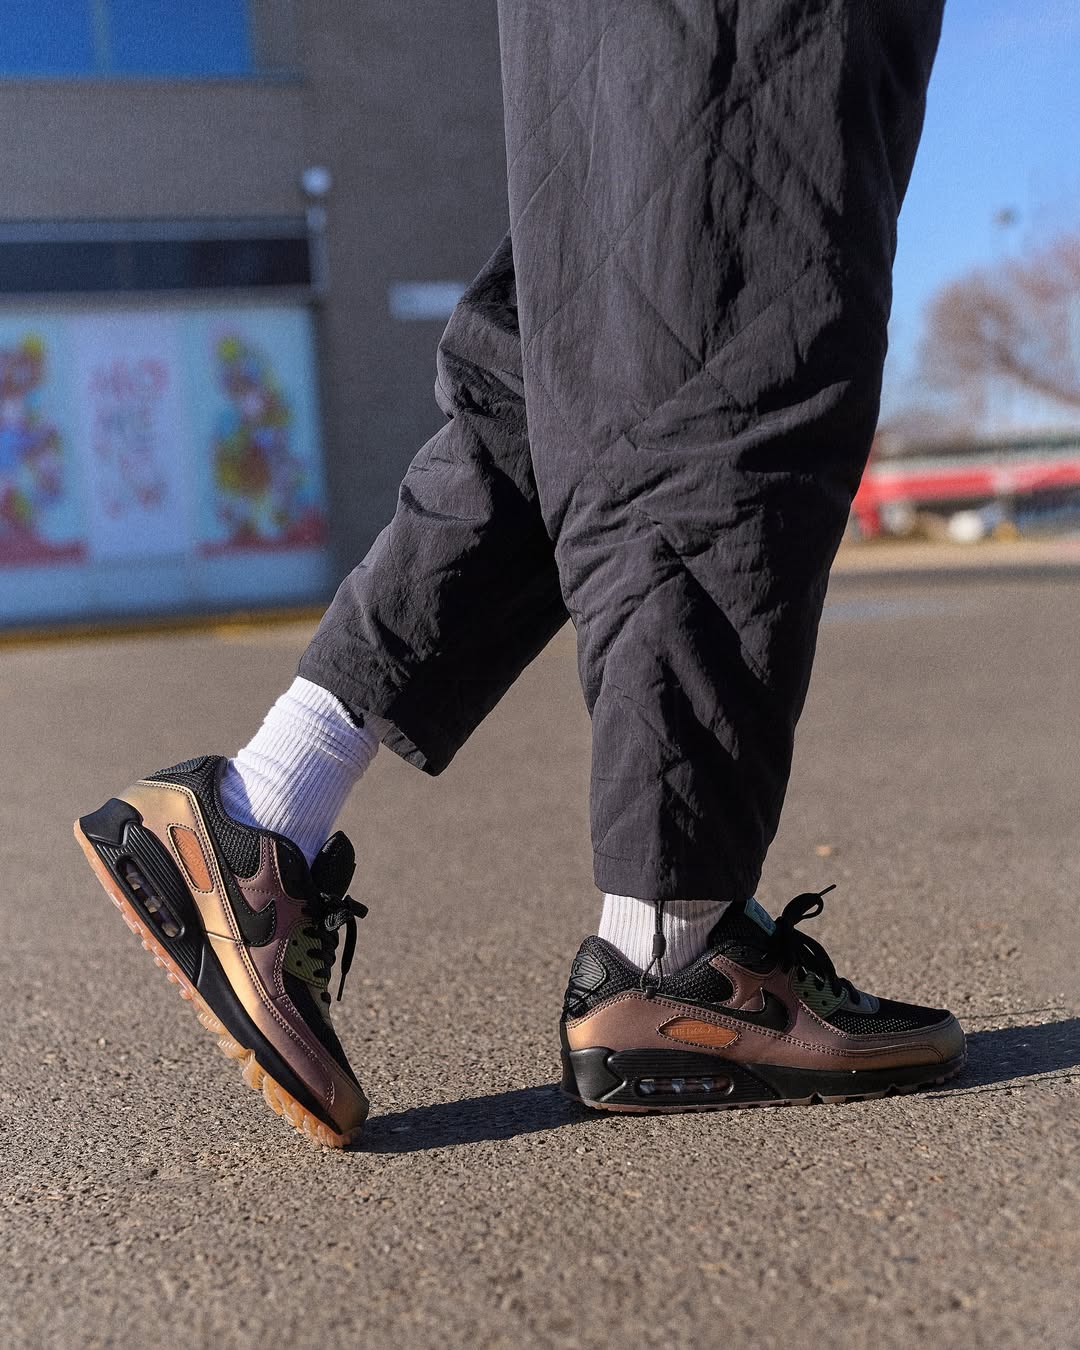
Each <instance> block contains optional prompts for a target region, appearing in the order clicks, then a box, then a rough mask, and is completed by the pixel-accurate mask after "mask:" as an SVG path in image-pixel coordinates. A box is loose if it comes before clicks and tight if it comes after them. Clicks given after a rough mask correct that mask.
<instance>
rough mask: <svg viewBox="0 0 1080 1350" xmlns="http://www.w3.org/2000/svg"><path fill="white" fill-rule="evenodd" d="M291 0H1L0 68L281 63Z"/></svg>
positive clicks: (263, 67) (222, 72) (105, 71)
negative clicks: (2, 10) (2, 12)
mask: <svg viewBox="0 0 1080 1350" xmlns="http://www.w3.org/2000/svg"><path fill="white" fill-rule="evenodd" d="M292 3H293V0H183V2H182V3H178V0H4V6H3V9H4V14H3V19H2V21H0V76H4V75H7V76H45V77H49V76H53V77H65V76H67V77H78V76H103V77H106V78H108V77H116V78H123V77H125V76H134V77H138V76H152V77H158V78H184V77H188V78H190V77H195V78H198V77H203V78H209V77H215V76H218V77H221V76H244V75H258V74H266V73H270V72H275V71H278V72H280V71H282V70H284V69H286V68H287V64H288V62H289V60H290V59H291V54H292V53H293V52H294V51H295V50H296V47H295V41H294V38H295V34H294V31H293V22H292V21H293V12H292Z"/></svg>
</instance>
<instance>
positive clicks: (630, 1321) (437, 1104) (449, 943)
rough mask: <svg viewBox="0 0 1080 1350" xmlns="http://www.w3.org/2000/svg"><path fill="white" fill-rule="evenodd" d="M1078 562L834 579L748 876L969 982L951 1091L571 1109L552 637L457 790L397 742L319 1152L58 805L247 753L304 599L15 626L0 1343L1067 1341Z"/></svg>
mask: <svg viewBox="0 0 1080 1350" xmlns="http://www.w3.org/2000/svg"><path fill="white" fill-rule="evenodd" d="M1078 611H1080V583H1078V582H1077V581H1076V580H1069V579H1068V578H1065V577H1061V578H1057V579H1053V578H1045V579H1041V580H1032V581H1028V582H1023V581H1016V580H1002V579H1000V578H995V577H993V576H991V575H987V576H985V577H983V578H982V579H981V580H978V581H975V580H964V581H962V582H956V583H954V584H947V583H941V582H938V583H936V584H934V585H927V584H924V583H922V582H921V581H920V580H919V579H918V578H917V577H913V578H912V579H911V580H910V581H909V582H904V583H896V582H891V583H888V584H886V583H884V582H874V581H873V580H868V579H855V580H852V579H847V580H844V581H841V582H838V583H837V584H836V585H834V588H833V592H832V594H831V597H830V603H829V606H828V609H827V611H826V616H825V622H824V626H823V628H822V633H821V643H820V654H819V660H818V665H817V669H816V672H815V676H814V682H813V686H812V689H811V694H810V699H809V702H808V706H807V711H806V715H805V718H804V720H803V723H802V727H801V729H800V735H799V739H798V744H797V750H796V764H795V772H794V777H793V780H792V785H791V791H790V795H789V804H788V809H787V812H786V815H785V818H784V823H783V826H782V829H781V833H780V836H779V838H778V839H777V842H776V844H775V846H774V849H773V851H772V853H771V855H770V858H769V861H768V864H767V867H766V873H765V877H764V879H763V882H762V885H761V888H760V890H759V892H758V897H759V899H760V900H761V901H762V902H763V903H764V904H766V905H767V906H768V907H769V908H771V909H772V910H773V911H774V912H775V911H777V910H778V909H779V908H780V907H782V905H783V904H784V903H785V902H786V901H787V900H788V899H789V898H790V896H792V895H793V894H795V893H796V892H798V891H802V890H805V889H810V888H812V889H815V890H816V889H819V888H820V887H822V886H825V885H827V884H828V883H830V882H836V883H837V886H838V889H837V890H836V891H835V892H833V893H832V894H831V895H830V896H829V898H828V901H827V907H826V912H825V915H824V917H823V918H821V919H819V920H817V921H816V922H814V923H812V924H810V925H809V931H811V932H812V933H813V935H814V936H815V937H817V938H819V939H821V940H823V941H824V942H825V943H826V945H827V946H828V948H829V950H830V953H831V954H832V956H833V957H834V959H835V961H836V964H837V967H838V969H839V971H840V973H841V974H846V975H850V976H852V977H853V978H854V979H855V980H856V981H857V982H858V983H859V984H861V985H862V987H864V988H869V989H871V990H873V991H875V992H879V993H882V994H885V995H890V996H894V997H900V998H905V999H915V1000H919V1001H925V1002H930V1003H933V1004H935V1005H939V1004H948V1005H949V1006H951V1007H952V1008H953V1009H954V1010H955V1011H956V1012H957V1014H958V1015H959V1016H960V1017H961V1020H962V1021H963V1022H964V1024H965V1026H966V1027H967V1029H968V1031H969V1033H970V1064H969V1068H968V1070H967V1072H966V1073H965V1074H964V1076H963V1077H961V1078H960V1079H958V1080H957V1081H956V1083H955V1085H950V1086H949V1087H947V1088H938V1089H933V1090H929V1091H924V1092H921V1093H919V1094H916V1095H913V1096H903V1097H895V1098H890V1099H887V1100H884V1101H872V1102H864V1103H851V1104H848V1105H844V1106H816V1107H810V1108H788V1109H782V1110H757V1111H738V1112H724V1113H718V1114H703V1115H698V1114H692V1115H686V1116H664V1117H651V1116H645V1117H626V1116H602V1115H592V1114H588V1113H586V1112H584V1111H583V1110H582V1109H580V1108H578V1107H575V1106H574V1105H572V1104H570V1103H568V1102H566V1101H564V1100H563V1099H562V1098H561V1097H560V1096H559V1094H558V1092H557V1090H556V1088H555V1086H554V1084H555V1082H556V1079H557V1075H558V1045H557V1038H556V1018H557V1014H558V1009H559V1004H560V1000H561V995H562V990H563V986H564V982H565V978H566V973H567V968H568V965H569V961H570V958H571V956H572V954H573V952H574V950H575V948H576V945H577V943H578V941H579V939H580V937H581V936H582V935H583V934H584V933H585V932H587V931H591V930H592V929H593V927H594V925H595V921H596V916H597V913H598V906H599V899H598V896H597V895H596V894H595V892H594V890H593V888H592V883H591V877H590V859H589V847H588V827H587V820H586V793H587V773H588V721H587V718H586V715H585V713H584V711H583V708H582V706H581V700H580V695H579V693H578V689H577V684H576V676H575V666H574V652H573V641H572V635H571V634H570V632H569V631H568V630H567V631H564V633H563V634H561V635H560V636H559V637H558V638H557V639H556V640H555V642H554V643H553V644H552V646H551V647H550V648H549V650H548V651H547V652H546V653H545V654H544V655H543V657H542V658H541V659H540V660H539V661H538V662H537V663H536V664H535V665H534V666H533V667H532V668H531V669H530V670H529V671H528V672H526V674H525V676H524V677H523V678H522V679H521V681H520V682H519V684H518V685H517V686H516V687H515V689H514V690H513V691H512V693H511V695H510V696H509V697H508V698H507V699H506V700H505V702H504V703H503V704H502V705H501V706H500V707H499V708H498V709H497V710H496V712H495V713H494V714H493V715H492V717H491V718H490V719H489V720H488V721H487V722H486V723H485V724H484V726H483V727H482V728H481V729H480V731H479V732H478V733H477V735H476V736H475V737H474V738H473V740H472V741H471V742H470V743H469V744H468V745H467V746H466V747H465V749H464V750H463V751H462V753H461V754H460V756H459V757H458V759H457V760H456V761H455V762H454V764H452V765H451V767H450V769H449V770H448V771H447V772H446V773H445V774H444V775H443V776H442V777H441V778H440V779H437V780H432V779H428V778H426V777H424V776H423V775H422V774H420V773H418V772H416V771H414V770H412V769H409V768H408V767H406V766H405V765H403V764H402V763H400V762H399V761H397V760H396V759H395V757H394V756H393V755H392V754H390V753H388V752H383V753H381V754H380V755H379V756H378V758H377V760H376V763H375V766H374V768H373V770H372V771H371V773H370V775H369V776H368V778H367V779H366V780H365V782H364V783H363V784H362V785H361V788H360V790H359V791H358V792H357V793H356V794H355V795H354V797H353V799H352V801H351V802H350V804H349V807H348V809H347V812H346V816H345V819H344V821H343V822H342V823H343V825H344V827H345V828H346V829H347V830H348V831H349V832H350V834H352V836H353V837H354V838H355V840H356V841H357V844H358V848H359V852H360V855H361V866H360V871H359V874H358V878H357V882H356V885H355V886H354V888H353V894H354V895H356V896H357V898H359V899H363V900H364V901H365V902H367V903H368V904H370V906H371V914H370V917H369V918H368V919H366V920H365V921H364V923H363V924H362V925H361V941H360V949H359V951H358V953H357V959H356V963H355V964H354V967H353V972H352V974H351V976H350V981H349V987H348V988H347V990H346V996H345V1001H344V1002H343V1003H342V1004H341V1005H340V1008H339V1011H338V1013H337V1023H338V1026H339V1029H340V1032H341V1036H342V1039H343V1041H344V1043H345V1045H346V1046H347V1047H348V1049H349V1050H350V1052H351V1054H352V1056H353V1060H354V1063H355V1064H356V1065H357V1067H358V1069H359V1071H360V1074H361V1077H362V1080H363V1082H364V1083H365V1086H366V1088H367V1090H368V1092H369V1094H370V1095H371V1097H372V1100H373V1113H372V1117H371V1119H370V1122H369V1124H368V1126H367V1129H366V1132H365V1134H364V1136H363V1139H362V1142H361V1145H360V1147H359V1148H358V1149H357V1150H356V1151H353V1152H348V1153H333V1152H326V1151H320V1150H318V1149H316V1148H314V1147H313V1146H310V1145H308V1144H306V1143H305V1142H304V1141H303V1140H302V1139H300V1138H299V1137H298V1136H296V1135H294V1134H293V1132H292V1131H290V1130H289V1129H287V1128H286V1127H285V1126H284V1125H283V1124H282V1123H281V1122H280V1121H279V1120H278V1119H277V1118H276V1117H274V1116H273V1115H271V1114H270V1112H269V1111H267V1109H266V1108H265V1107H264V1106H263V1104H262V1102H261V1100H260V1099H259V1097H258V1096H256V1094H254V1093H252V1092H250V1091H249V1090H247V1089H246V1088H245V1087H244V1086H243V1084H242V1083H241V1082H240V1079H239V1076H238V1074H237V1073H236V1071H235V1069H234V1067H233V1066H232V1065H231V1064H229V1063H228V1062H227V1061H226V1060H225V1059H223V1058H222V1057H220V1056H219V1055H218V1054H217V1052H216V1051H215V1049H214V1046H213V1043H212V1041H211V1039H210V1038H209V1037H208V1036H207V1035H206V1033H204V1032H203V1030H202V1029H201V1028H200V1026H199V1025H198V1023H197V1022H196V1020H195V1018H194V1017H193V1016H192V1015H191V1013H190V1011H189V1009H188V1008H187V1007H186V1006H185V1005H184V1004H182V1003H181V1001H180V1000H179V999H178V998H177V996H176V993H175V990H174V989H173V988H172V987H171V986H170V985H168V984H167V983H166V982H165V980H164V979H163V978H162V976H161V973H160V972H159V971H158V970H156V969H155V968H154V966H153V964H152V962H151V961H150V959H149V958H148V957H147V955H146V953H145V952H143V951H142V950H141V948H140V947H139V944H138V943H137V942H136V941H135V939H134V938H132V936H131V935H130V934H129V933H128V932H127V930H126V928H125V927H124V925H123V924H122V922H121V921H120V919H119V917H118V915H117V913H116V911H115V910H114V909H113V907H112V905H111V904H110V903H109V902H108V901H107V899H106V898H105V896H104V894H103V893H102V892H101V891H100V890H99V888H98V886H97V884H96V882H95V881H94V880H93V878H92V876H91V874H90V872H89V870H88V868H87V867H86V865H85V863H84V861H83V859H82V856H81V854H80V853H79V851H78V849H77V848H76V846H75V844H74V842H73V840H72V838H71V821H72V819H73V818H74V817H75V816H76V815H78V814H81V813H83V812H86V811H88V810H92V809H94V808H95V807H97V806H98V805H100V804H101V802H102V801H104V800H105V799H106V798H107V797H109V796H111V795H113V794H114V793H115V792H117V791H119V790H120V789H121V788H123V787H124V786H125V785H127V784H128V783H130V782H132V781H133V780H134V779H136V778H138V777H139V776H141V775H142V774H143V773H145V772H148V771H150V770H152V769H155V768H159V767H162V766H164V765H167V764H171V763H173V762H175V761H176V760H179V759H181V758H185V757H187V756H189V755H191V754H195V753H200V752H203V751H215V750H216V751H222V752H227V753H231V752H233V751H234V750H235V749H236V747H237V745H238V744H239V743H240V742H241V741H243V740H244V739H246V738H247V737H248V736H249V735H250V734H251V732H252V731H254V729H255V727H256V725H257V723H258V721H259V719H260V717H261V715H262V712H263V710H264V709H265V707H266V706H267V705H269V703H270V702H271V701H272V700H273V699H274V697H275V696H276V695H277V693H278V692H279V691H280V690H281V689H282V688H283V687H284V686H285V685H286V684H287V683H288V681H289V679H290V678H291V676H292V674H293V671H294V668H295V663H296V660H297V658H298V656H299V653H300V651H301V649H302V646H303V643H304V640H305V636H306V631H307V630H305V629H303V628H300V627H296V626H292V627H274V628H266V629H244V628H242V627H240V628H236V627H230V626H222V627H221V628H219V629H217V630H210V631H208V632H206V633H201V634H190V633H189V634H182V635H179V636H163V637H153V638H125V639H110V640H108V641H101V642H78V643H75V642H73V643H70V644H68V645H29V646H26V647H22V648H8V649H5V650H3V651H2V652H0V662H2V664H3V667H4V671H3V679H2V681H0V726H2V734H3V744H4V748H5V766H6V770H7V773H6V778H5V788H4V797H3V822H4V825H3V857H4V864H5V870H6V879H7V885H6V886H5V888H4V893H3V899H2V901H0V905H2V914H3V931H4V941H3V943H2V944H0V988H3V990H4V992H5V994H6V997H7V1008H8V1014H7V1023H8V1028H9V1030H8V1033H7V1036H6V1039H5V1047H4V1052H3V1057H2V1063H0V1178H2V1184H0V1205H2V1211H3V1212H2V1216H0V1259H2V1262H3V1270H4V1279H3V1281H2V1283H0V1344H2V1345H3V1346H5V1347H11V1350H16V1348H17V1347H31V1346H33V1347H64V1350H67V1348H68V1347H80V1348H81V1347H91V1346H119V1347H125V1350H126V1348H127V1347H140V1348H142V1347H154V1346H158V1345H173V1344H183V1345H186V1346H191V1347H196V1346H199V1347H201V1346H208V1347H209V1346H228V1347H232V1346H236V1347H249V1346H251V1347H264V1346H271V1345H282V1346H291V1347H308V1346H310V1347H316V1346H320V1347H321V1346H326V1345H362V1346H365V1347H382V1346H388V1347H389V1346H393V1347H397V1348H399V1350H400V1347H413V1346H417V1347H426V1346H466V1345H467V1346H469V1347H489V1346H490V1347H501V1346H518V1347H520V1346H529V1347H532V1346H560V1347H562V1346H566V1347H571V1346H572V1347H603V1346H615V1345H623V1344H647V1345H658V1346H664V1347H669V1346H672V1347H683V1346H685V1347H691V1346H693V1347H703V1346H718V1347H719V1346H723V1347H726V1348H727V1350H742V1347H746V1348H747V1350H749V1348H750V1347H755V1348H756V1347H772V1346H777V1347H779V1346H781V1345H784V1346H790V1345H793V1344H819V1345H820V1344H827V1345H837V1346H867V1347H873V1348H874V1350H878V1348H880V1350H890V1348H891V1347H897V1350H906V1347H914V1346H923V1345H939V1346H947V1347H950V1350H963V1348H965V1347H982V1346H987V1347H990V1346H992V1347H994V1350H1009V1348H1010V1347H1014V1346H1015V1347H1021V1346H1023V1347H1025V1348H1026V1347H1030V1346H1031V1345H1044V1346H1050V1347H1053V1348H1054V1350H1069V1348H1070V1347H1077V1346H1080V1330H1078V1328H1080V1294H1078V1288H1077V1278H1076V1272H1077V1269H1078V1266H1080V982H1078V975H1077V969H1078V964H1080V940H1078V939H1080V918H1078V913H1077V910H1078V903H1080V902H1078V893H1080V831H1078V830H1077V802H1078V800H1080V716H1078V708H1080V622H1078Z"/></svg>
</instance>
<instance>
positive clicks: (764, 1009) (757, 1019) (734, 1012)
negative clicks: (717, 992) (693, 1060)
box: [687, 989, 791, 1031]
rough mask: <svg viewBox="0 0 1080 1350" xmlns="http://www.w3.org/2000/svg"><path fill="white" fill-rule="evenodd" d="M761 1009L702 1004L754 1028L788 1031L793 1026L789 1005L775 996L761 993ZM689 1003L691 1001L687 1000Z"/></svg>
mask: <svg viewBox="0 0 1080 1350" xmlns="http://www.w3.org/2000/svg"><path fill="white" fill-rule="evenodd" d="M760 992H761V1007H760V1008H753V1009H751V1008H745V1007H744V1008H725V1007H724V1005H723V1004H722V1003H700V1004H698V1005H697V1006H698V1007H700V1008H708V1009H709V1010H710V1011H711V1012H716V1013H720V1014H721V1016H723V1017H734V1018H735V1020H736V1021H737V1022H749V1024H750V1025H751V1026H752V1027H767V1028H768V1029H769V1030H770V1031H786V1030H787V1029H788V1027H789V1026H790V1025H791V1014H790V1013H789V1012H788V1010H787V1005H786V1004H785V1003H784V1002H782V1000H780V999H778V998H777V997H776V995H775V994H770V993H768V992H767V991H766V990H764V989H762V990H761V991H760ZM687 1001H688V1002H689V1000H687Z"/></svg>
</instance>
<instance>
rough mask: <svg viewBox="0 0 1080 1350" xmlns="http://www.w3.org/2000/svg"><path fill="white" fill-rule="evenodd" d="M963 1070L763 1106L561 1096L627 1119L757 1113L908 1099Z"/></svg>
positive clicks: (763, 1103) (776, 1100)
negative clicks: (633, 1103) (643, 1102)
mask: <svg viewBox="0 0 1080 1350" xmlns="http://www.w3.org/2000/svg"><path fill="white" fill-rule="evenodd" d="M963 1069H964V1065H963V1064H962V1063H961V1064H958V1065H957V1066H956V1068H955V1069H950V1070H949V1072H948V1073H944V1074H939V1075H937V1077H934V1078H925V1079H923V1081H922V1082H920V1083H904V1084H902V1085H901V1086H900V1087H897V1086H895V1085H894V1086H892V1087H887V1088H882V1089H881V1090H880V1091H876V1092H845V1093H839V1094H838V1093H822V1092H811V1093H810V1095H809V1096H807V1097H780V1098H775V1097H774V1098H772V1099H769V1100H765V1099H763V1100H762V1101H760V1102H706V1103H704V1104H701V1105H693V1106H630V1105H628V1104H626V1103H623V1102H603V1101H590V1100H589V1099H588V1098H587V1097H579V1096H577V1094H576V1093H573V1092H567V1091H566V1089H565V1088H563V1089H562V1094H563V1096H564V1097H567V1098H569V1100H570V1101H572V1102H578V1103H579V1104H580V1105H581V1106H587V1107H588V1108H589V1109H590V1110H592V1111H622V1112H624V1113H626V1114H627V1115H638V1116H656V1115H674V1114H676V1113H678V1114H683V1113H685V1112H687V1111H755V1110H757V1109H758V1108H760V1107H766V1106H837V1105H839V1104H840V1103H842V1102H870V1101H876V1100H878V1099H879V1098H881V1097H905V1096H907V1095H908V1094H909V1093H911V1092H921V1091H922V1090H923V1088H928V1087H937V1086H940V1084H942V1083H947V1082H948V1081H949V1080H950V1079H951V1078H955V1077H956V1076H957V1075H958V1074H960V1073H962V1072H963Z"/></svg>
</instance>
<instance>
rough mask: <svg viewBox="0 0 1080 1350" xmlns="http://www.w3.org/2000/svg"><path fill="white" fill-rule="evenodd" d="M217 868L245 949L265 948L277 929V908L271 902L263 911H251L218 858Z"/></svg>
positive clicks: (224, 863) (222, 861)
mask: <svg viewBox="0 0 1080 1350" xmlns="http://www.w3.org/2000/svg"><path fill="white" fill-rule="evenodd" d="M218 868H219V870H220V872H221V879H222V881H224V883H225V891H226V894H227V895H228V897H229V904H230V905H231V906H232V912H233V918H234V919H235V920H236V926H237V928H239V929H240V936H241V937H242V938H243V939H244V945H245V947H265V946H266V944H267V943H268V942H269V941H270V939H271V938H272V937H273V936H274V930H275V929H276V928H277V906H276V905H275V903H274V901H273V900H271V901H270V903H269V904H268V905H267V906H266V908H265V909H252V908H251V906H250V905H249V904H248V902H247V901H246V900H245V899H244V897H243V896H242V895H241V894H240V887H239V886H237V884H236V881H235V880H234V878H233V875H232V873H231V872H230V871H229V865H228V863H226V862H225V861H224V859H222V858H220V857H219V858H218Z"/></svg>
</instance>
